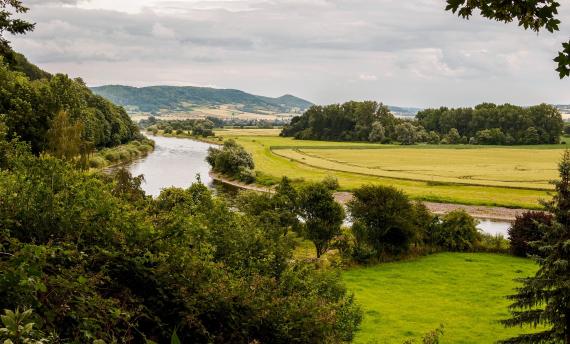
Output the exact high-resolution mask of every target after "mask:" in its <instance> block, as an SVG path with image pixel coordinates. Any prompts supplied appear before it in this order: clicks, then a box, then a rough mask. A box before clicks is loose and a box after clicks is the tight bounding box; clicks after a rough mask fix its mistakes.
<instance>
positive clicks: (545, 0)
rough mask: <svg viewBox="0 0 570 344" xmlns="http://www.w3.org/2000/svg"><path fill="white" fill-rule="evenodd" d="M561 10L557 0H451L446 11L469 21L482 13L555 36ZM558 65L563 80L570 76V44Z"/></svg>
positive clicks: (557, 58)
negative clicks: (559, 10) (475, 13)
mask: <svg viewBox="0 0 570 344" xmlns="http://www.w3.org/2000/svg"><path fill="white" fill-rule="evenodd" d="M558 7H560V3H559V2H558V1H555V0H534V1H527V0H514V1H512V0H511V1H502V0H447V7H446V11H452V12H453V13H457V14H458V15H459V16H460V17H463V18H466V19H469V18H470V17H471V16H472V15H473V12H474V11H475V10H479V12H480V14H481V15H482V16H483V17H485V18H488V19H492V20H496V21H500V22H504V23H510V22H512V21H518V25H519V26H521V27H523V28H524V29H525V30H528V29H530V30H532V31H535V32H539V31H540V30H541V29H546V30H547V31H549V32H550V33H553V32H555V31H559V24H560V20H559V19H558V18H557V15H558ZM554 61H555V62H557V63H558V67H557V68H556V71H557V72H558V74H559V75H560V78H561V79H562V78H565V77H567V76H570V41H569V42H568V43H562V51H560V52H559V53H558V56H557V57H556V58H555V59H554Z"/></svg>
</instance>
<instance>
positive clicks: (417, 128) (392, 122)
mask: <svg viewBox="0 0 570 344" xmlns="http://www.w3.org/2000/svg"><path fill="white" fill-rule="evenodd" d="M416 117H417V120H405V119H401V118H396V117H395V116H394V115H393V114H392V113H391V112H390V111H389V109H388V108H387V107H386V106H384V105H382V104H379V103H376V102H371V101H365V102H347V103H344V104H334V105H327V106H313V107H311V108H310V109H309V110H307V112H305V113H304V114H303V115H302V116H298V117H295V118H293V119H292V121H291V123H290V124H289V125H287V126H285V128H284V129H283V131H282V133H281V135H282V136H286V137H295V138H296V139H300V140H327V141H370V142H381V143H389V142H399V143H401V144H407V145H409V144H415V143H418V142H425V143H432V144H438V143H443V144H458V143H463V144H466V143H470V144H481V145H514V144H528V145H534V144H552V143H559V140H560V135H561V134H562V129H563V122H562V116H561V115H560V113H559V112H558V110H557V109H555V108H554V107H552V106H549V105H546V104H542V105H538V106H533V107H530V108H522V107H517V106H513V105H509V104H505V105H498V106H497V105H494V104H481V105H478V106H477V107H475V108H474V109H471V108H464V109H447V108H440V109H427V110H422V111H420V112H419V113H418V114H417V116H416Z"/></svg>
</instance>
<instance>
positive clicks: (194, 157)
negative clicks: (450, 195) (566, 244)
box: [128, 136, 510, 236]
mask: <svg viewBox="0 0 570 344" xmlns="http://www.w3.org/2000/svg"><path fill="white" fill-rule="evenodd" d="M152 139H153V140H154V142H155V149H154V152H152V153H151V154H149V155H148V156H147V157H145V158H142V159H140V160H137V161H135V162H133V163H132V164H130V165H129V166H128V169H129V171H130V172H131V173H132V174H133V175H135V176H138V175H141V174H142V175H144V178H145V181H144V183H143V185H142V188H143V189H144V191H145V192H146V193H147V194H149V195H152V196H158V195H159V194H160V190H161V189H164V188H167V187H170V186H175V187H181V188H187V187H188V186H190V185H192V183H194V182H196V177H197V176H198V175H199V176H200V179H201V180H202V182H203V183H204V184H206V185H208V186H210V187H212V186H213V182H212V179H211V178H210V176H209V174H208V172H209V170H210V166H209V165H208V163H207V162H206V160H205V159H206V156H207V154H208V148H209V147H211V146H212V145H210V144H208V143H204V142H199V141H194V140H190V139H182V138H172V137H162V136H153V137H152ZM509 227H510V223H509V222H507V221H495V220H490V219H479V228H480V229H481V230H482V231H484V232H486V233H490V234H503V235H505V236H506V235H507V230H508V228H509Z"/></svg>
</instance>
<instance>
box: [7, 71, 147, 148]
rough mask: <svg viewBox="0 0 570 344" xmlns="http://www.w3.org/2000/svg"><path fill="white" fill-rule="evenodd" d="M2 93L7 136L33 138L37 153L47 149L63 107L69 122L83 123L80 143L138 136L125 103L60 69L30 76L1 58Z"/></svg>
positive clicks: (98, 143)
mask: <svg viewBox="0 0 570 344" xmlns="http://www.w3.org/2000/svg"><path fill="white" fill-rule="evenodd" d="M34 73H35V72H34ZM34 75H36V74H34ZM36 76H37V75H36ZM0 94H1V95H2V96H1V97H0V113H2V114H5V116H6V119H5V122H6V125H7V126H8V135H9V136H13V135H16V136H18V137H20V138H21V139H22V140H24V141H26V142H29V143H30V144H31V147H32V150H33V151H34V152H35V153H39V152H41V151H44V150H47V149H48V148H49V147H48V131H49V130H50V128H51V126H52V122H53V121H54V119H55V118H56V117H57V115H58V114H59V113H61V112H65V113H66V114H67V116H68V121H69V123H70V124H71V125H79V126H80V128H79V131H80V132H81V139H82V142H83V143H85V144H87V145H89V146H90V147H92V148H103V147H112V146H116V145H119V144H122V143H126V142H129V141H131V140H133V139H135V138H139V137H140V136H139V133H138V128H137V127H136V125H135V124H134V123H133V122H132V121H131V119H130V117H129V116H128V115H127V113H126V112H125V110H124V109H123V108H121V107H118V106H116V105H113V104H112V103H110V102H109V101H107V100H105V99H103V98H102V97H100V96H96V95H94V94H93V93H92V92H91V91H90V90H89V89H88V88H87V87H86V86H85V84H84V83H83V81H81V79H76V80H72V79H70V78H69V77H67V76H66V75H62V74H57V75H53V76H50V77H49V78H41V79H38V80H33V81H32V80H30V78H29V77H28V76H27V75H25V74H23V73H21V72H16V71H13V70H11V68H10V67H9V66H8V65H6V64H4V63H0Z"/></svg>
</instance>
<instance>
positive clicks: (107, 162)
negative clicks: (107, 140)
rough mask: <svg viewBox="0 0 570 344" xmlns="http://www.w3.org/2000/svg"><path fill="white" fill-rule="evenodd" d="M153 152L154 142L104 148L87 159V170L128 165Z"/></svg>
mask: <svg viewBox="0 0 570 344" xmlns="http://www.w3.org/2000/svg"><path fill="white" fill-rule="evenodd" d="M152 151H154V141H152V140H150V139H141V140H135V141H131V142H129V143H126V144H123V145H119V146H116V147H112V148H105V149H102V150H100V151H97V152H96V153H95V154H93V155H92V156H91V157H90V158H89V162H88V164H89V168H92V169H103V168H109V167H113V166H116V165H122V164H128V163H129V162H132V161H134V160H136V159H140V158H143V157H145V156H147V155H148V154H149V153H151V152H152Z"/></svg>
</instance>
